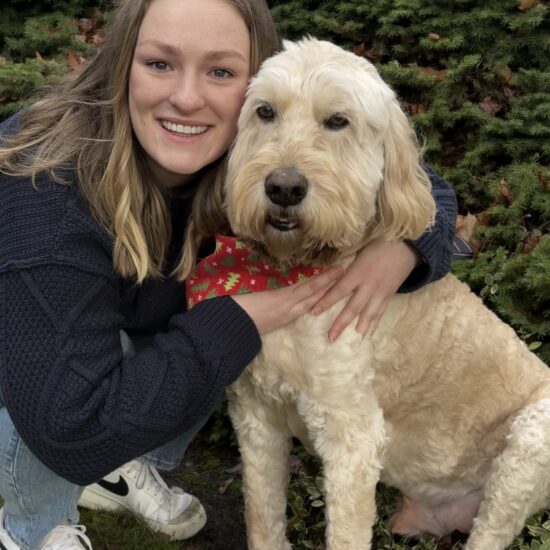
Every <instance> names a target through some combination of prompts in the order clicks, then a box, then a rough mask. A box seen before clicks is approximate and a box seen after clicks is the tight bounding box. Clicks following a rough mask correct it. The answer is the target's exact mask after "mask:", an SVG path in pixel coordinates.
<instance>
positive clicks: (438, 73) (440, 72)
mask: <svg viewBox="0 0 550 550" xmlns="http://www.w3.org/2000/svg"><path fill="white" fill-rule="evenodd" d="M420 72H421V73H423V74H427V75H430V76H435V77H436V78H437V80H443V79H444V78H445V75H446V74H447V70H446V69H433V68H432V67H420Z"/></svg>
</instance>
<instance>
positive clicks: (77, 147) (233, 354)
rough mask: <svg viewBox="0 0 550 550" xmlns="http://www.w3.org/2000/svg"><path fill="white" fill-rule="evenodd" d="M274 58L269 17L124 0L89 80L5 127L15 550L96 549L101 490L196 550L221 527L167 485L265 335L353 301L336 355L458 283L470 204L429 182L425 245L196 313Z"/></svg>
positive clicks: (4, 255)
mask: <svg viewBox="0 0 550 550" xmlns="http://www.w3.org/2000/svg"><path fill="white" fill-rule="evenodd" d="M276 45H277V39H276V34H275V30H274V27H273V23H272V20H271V17H270V14H269V11H268V9H267V6H266V4H265V3H264V1H263V0H122V2H121V3H120V6H119V9H118V10H117V13H116V16H115V18H114V21H113V24H112V28H111V30H110V34H109V36H108V38H107V41H106V43H105V45H104V46H103V48H102V50H101V51H100V52H99V54H98V55H97V56H96V57H95V58H94V59H93V60H92V61H91V62H90V64H89V65H88V66H87V67H86V68H85V69H84V71H83V72H82V73H81V74H80V75H78V76H77V77H76V79H74V80H71V81H67V82H66V83H64V84H63V85H62V86H61V87H60V88H58V89H56V90H54V91H53V92H51V93H50V94H49V95H46V96H45V97H43V98H42V99H40V100H39V101H37V102H36V103H34V104H33V105H32V106H31V107H30V108H29V109H28V110H27V111H26V112H24V113H20V114H18V115H16V116H15V117H13V118H12V119H9V120H8V121H6V122H5V123H3V124H2V125H1V126H0V136H1V140H2V142H3V149H0V312H1V313H0V342H1V344H0V465H1V469H0V494H1V496H2V497H3V499H4V502H5V504H4V508H3V509H2V511H1V512H0V547H1V545H3V546H4V547H5V548H7V549H8V550H12V549H19V548H23V549H27V550H28V549H32V550H35V549H37V548H41V549H48V548H65V549H79V548H84V546H83V544H86V546H87V547H90V548H91V543H90V541H89V540H88V539H87V537H86V536H85V535H84V528H83V527H82V526H78V525H77V523H78V512H77V508H76V504H77V501H78V499H79V498H80V497H81V493H82V490H83V487H82V486H83V485H87V484H93V485H92V486H90V487H88V488H87V489H86V491H85V493H84V495H82V501H81V502H82V504H83V505H86V506H90V507H96V508H97V507H99V508H106V509H118V508H121V507H126V508H129V509H130V510H132V511H134V512H135V513H138V514H140V515H141V516H142V517H143V518H144V519H145V520H146V521H147V522H148V523H149V524H150V525H151V526H152V527H153V528H154V529H157V530H159V531H162V532H164V533H167V534H168V535H169V536H171V537H172V538H177V539H182V538H187V537H189V536H192V535H193V534H194V533H195V532H196V531H198V530H199V529H200V528H201V527H202V526H203V525H204V522H205V515H204V510H203V509H202V507H201V505H200V503H198V501H197V500H196V499H195V498H194V497H192V496H191V495H188V494H186V493H184V492H183V491H181V490H180V489H176V488H171V489H170V488H168V487H167V486H166V485H165V484H164V482H163V481H162V478H161V477H160V476H159V474H158V472H157V470H156V467H160V468H164V469H169V468H173V467H175V466H176V465H177V463H178V462H179V460H180V459H181V456H182V453H183V452H184V450H185V448H186V446H187V443H188V442H189V439H190V438H191V437H192V435H193V434H194V433H195V432H196V431H197V429H198V428H199V427H200V426H201V425H202V424H203V423H204V421H205V419H206V418H207V417H208V415H209V414H210V413H211V412H212V410H213V409H214V408H215V407H216V405H217V404H218V403H219V402H220V401H221V400H222V398H223V392H224V388H225V386H226V385H228V384H230V383H231V382H232V381H234V380H235V379H236V378H237V377H238V376H239V374H240V373H241V372H242V370H243V369H244V368H245V367H246V365H247V364H248V363H249V362H250V361H251V360H252V359H253V357H254V356H255V355H256V354H257V353H258V351H259V348H260V339H259V335H260V334H262V333H265V332H268V331H270V330H273V329H276V328H278V327H280V326H283V325H284V324H286V323H288V322H290V321H291V320H293V319H295V318H297V317H298V316H300V315H302V314H303V313H305V312H307V311H310V310H312V308H314V307H315V309H316V310H318V309H322V308H325V307H330V305H331V304H333V303H335V302H336V301H337V300H339V299H340V298H341V297H342V296H344V295H347V294H349V293H350V292H353V297H352V299H351V300H350V302H349V303H348V305H347V306H346V308H344V310H343V312H342V314H341V316H340V317H339V319H338V320H337V321H336V322H335V325H334V326H333V327H332V328H331V332H330V333H329V337H330V338H331V339H334V338H335V337H337V335H338V333H339V332H341V330H342V329H343V328H344V327H345V326H346V325H347V324H349V322H350V321H351V320H352V319H353V318H354V317H356V316H357V315H358V314H359V322H358V325H357V330H359V331H360V332H363V333H364V332H365V331H366V330H367V328H368V325H369V323H370V322H371V321H372V320H375V318H376V317H377V316H379V315H380V314H381V312H382V311H383V308H384V305H385V302H386V301H387V299H388V298H389V297H390V296H391V295H392V294H393V293H394V292H395V291H396V290H397V289H398V288H399V287H400V286H401V289H402V290H405V291H406V290H413V289H414V288H416V287H418V286H420V285H421V284H424V283H426V282H429V281H430V280H434V279H436V278H438V277H440V276H442V275H443V274H444V273H446V271H447V270H448V266H449V262H450V243H451V241H452V235H453V229H454V216H455V204H454V195H453V193H452V191H451V190H450V189H449V188H448V185H447V184H446V183H445V182H443V181H442V180H441V179H440V178H438V177H437V176H436V175H435V174H431V179H432V182H433V184H434V196H435V197H436V200H437V202H438V206H439V211H438V220H437V223H436V227H435V228H434V230H433V231H432V232H430V233H428V234H426V235H424V236H423V237H422V238H421V239H420V240H419V241H418V242H417V243H415V244H414V246H413V247H411V246H410V245H409V244H404V243H383V242H380V243H375V244H374V245H373V246H370V247H369V248H366V249H365V250H363V251H362V252H361V254H360V255H359V257H358V258H357V260H356V261H355V263H354V264H353V265H352V266H351V267H350V268H349V269H348V271H347V272H346V273H345V274H342V270H341V268H339V267H338V266H336V267H334V268H331V269H330V270H328V271H326V272H325V273H323V274H321V275H320V276H318V277H316V278H314V279H311V280H310V281H308V282H306V283H304V284H301V285H298V286H295V287H290V288H287V289H280V290H276V291H270V292H264V293H258V294H249V295H242V296H237V297H223V298H219V299H213V300H208V301H207V302H204V304H201V305H199V306H197V307H195V308H194V309H193V310H192V311H190V312H185V311H184V302H185V300H184V296H183V290H182V285H181V282H180V281H179V280H178V275H179V278H181V276H182V275H183V273H184V271H185V267H184V266H186V265H187V266H188V265H189V258H181V257H179V256H180V252H181V250H182V246H183V242H182V241H183V237H182V235H183V234H184V230H185V227H186V225H187V222H188V219H189V218H190V216H191V215H192V213H193V212H194V213H195V216H197V215H198V214H197V212H200V203H201V201H204V200H208V192H207V191H208V189H209V184H210V182H211V181H212V179H213V178H214V177H215V176H216V173H217V171H218V170H219V169H220V167H221V166H222V160H223V156H224V154H225V152H226V150H227V148H228V146H229V144H230V142H231V140H232V138H233V137H234V135H235V132H236V120H237V117H238V114H239V110H240V107H241V105H242V101H243V99H244V93H245V89H246V85H247V82H248V79H249V77H250V76H251V75H252V74H253V73H254V72H255V71H256V70H257V68H258V66H259V64H260V63H261V61H262V60H263V59H265V58H266V57H268V56H269V55H271V54H272V53H273V51H274V49H275V47H276ZM194 197H195V204H194V207H193V208H191V206H192V201H193V198H194ZM417 264H418V265H417ZM415 266H416V268H415ZM404 281H405V282H404ZM334 283H335V284H334ZM332 285H333V286H332ZM331 286H332V288H330V287H331ZM329 288H330V290H329V291H328V292H327V290H328V289H329ZM122 331H124V332H122ZM121 334H122V337H121ZM126 334H130V336H131V337H132V339H134V340H135V341H139V342H140V345H139V347H138V348H137V351H136V350H132V349H131V347H132V346H131V343H130V342H129V341H128V339H127V337H126V336H125V335H126ZM145 453H148V454H145ZM137 457H140V458H137Z"/></svg>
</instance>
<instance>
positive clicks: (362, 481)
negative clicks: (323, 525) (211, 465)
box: [225, 39, 550, 550]
mask: <svg viewBox="0 0 550 550" xmlns="http://www.w3.org/2000/svg"><path fill="white" fill-rule="evenodd" d="M225 193H226V203H225V206H226V213H227V215H228V218H229V222H230V224H231V228H232V230H233V231H234V232H235V234H237V235H239V236H241V237H242V238H243V239H245V240H246V241H247V242H248V243H249V244H250V245H251V246H252V247H254V248H255V249H256V250H258V251H260V252H261V253H262V254H264V255H265V256H267V257H269V258H270V259H271V260H272V261H273V262H275V263H278V264H280V265H283V266H288V265H291V264H297V263H301V264H321V265H327V264H329V263H333V262H342V263H344V264H345V263H346V262H349V261H350V258H352V257H353V255H354V254H355V253H356V252H357V251H358V250H359V249H360V248H362V247H364V246H365V245H366V244H367V243H368V242H369V241H371V240H372V239H374V238H378V237H381V236H383V237H385V238H387V239H397V238H404V239H413V238H416V237H417V236H419V235H420V234H421V233H422V232H423V231H424V230H425V229H426V227H428V226H429V225H430V223H431V221H432V219H433V216H434V203H433V199H432V197H431V194H430V191H429V181H428V178H427V177H426V175H425V174H424V172H423V170H422V169H421V167H420V159H419V153H418V150H417V147H416V145H415V141H414V136H413V132H412V131H411V129H410V127H409V125H408V122H407V120H406V117H405V115H404V113H403V112H402V111H401V109H400V107H399V105H398V102H397V100H396V98H395V95H394V93H393V92H392V90H391V89H390V88H389V87H388V86H387V85H386V84H385V83H384V82H383V81H382V79H381V78H380V76H379V75H378V73H377V72H376V70H375V68H374V67H373V66H372V65H371V64H370V63H369V62H367V61H366V60H365V59H362V58H360V57H357V56H355V55H353V54H351V53H348V52H345V51H344V50H342V49H340V48H338V47H336V46H334V45H332V44H329V43H327V42H320V41H317V40H313V39H307V40H303V41H301V42H299V43H286V44H285V50H284V51H283V52H282V53H280V54H278V55H276V56H275V57H273V58H271V59H269V60H268V61H266V62H265V63H264V65H263V66H262V69H261V70H260V72H259V74H258V75H257V77H256V78H255V79H254V80H253V82H252V84H251V86H250V90H249V93H248V96H247V99H246V102H245V105H244V108H243V110H242V116H241V118H240V121H239V133H238V137H237V140H236V143H235V145H234V148H233V149H232V152H231V155H230V161H229V174H228V179H227V183H226V189H225ZM341 307H342V305H338V306H336V307H334V308H333V309H332V310H330V311H328V312H326V313H324V314H322V315H320V316H312V315H307V316H305V317H304V318H301V319H300V320H299V321H297V322H295V323H294V324H292V325H291V326H287V327H285V328H284V329H282V330H279V331H276V332H273V333H271V334H269V335H267V336H265V337H264V338H263V349H262V352H261V354H260V355H259V356H258V357H257V358H256V359H255V360H254V362H253V363H252V364H251V365H250V366H249V367H248V368H247V369H246V371H245V372H244V374H243V375H242V376H241V377H240V378H239V380H238V381H237V382H236V383H235V384H233V386H232V387H231V388H230V390H229V398H230V414H231V418H232V421H233V423H234V426H235V429H236V431H237V435H238V440H239V445H240V450H241V453H242V460H243V465H244V471H243V475H244V492H245V502H246V523H247V531H248V541H249V548H251V549H253V550H283V549H288V548H290V544H289V543H288V541H287V539H286V537H285V505H286V487H287V479H288V455H289V451H290V446H291V437H292V436H297V437H299V438H300V439H301V441H302V442H303V443H304V444H305V445H306V447H307V448H308V449H310V450H311V451H312V452H314V453H316V454H317V455H318V456H319V457H320V459H321V460H322V463H323V468H324V479H325V487H324V489H325V500H326V517H327V533H326V537H327V548H329V549H330V550H355V549H367V548H370V547H371V538H372V525H373V522H374V520H375V514H376V510H375V486H376V483H377V482H378V481H379V480H382V481H383V482H385V483H387V484H389V485H392V486H394V487H397V488H399V489H400V491H401V492H402V493H403V495H404V497H403V501H402V504H401V508H400V509H399V510H398V511H397V512H396V514H395V515H394V516H393V518H392V520H391V527H392V529H393V531H394V532H396V533H401V534H405V533H407V534H417V533H423V532H427V533H433V534H435V535H444V534H446V533H450V532H451V531H453V530H454V529H460V530H462V531H466V532H467V531H470V536H469V540H468V543H467V545H466V547H467V548H468V550H498V549H502V548H505V547H506V546H507V545H508V544H510V543H511V541H512V539H513V536H514V534H515V533H517V532H518V531H519V530H520V529H521V528H522V526H523V524H524V522H525V520H526V518H527V517H528V516H529V515H531V514H532V513H534V512H535V511H537V510H538V509H540V508H542V507H545V506H547V505H548V503H549V498H548V497H549V495H550V370H549V369H548V368H547V366H546V365H544V364H543V363H542V362H541V361H540V360H539V359H537V357H536V356H535V355H533V354H532V353H530V352H529V351H528V350H527V348H526V346H525V345H524V343H523V342H522V341H521V340H520V339H519V338H518V337H517V336H516V334H515V333H514V332H513V330H512V329H511V328H510V327H508V326H507V325H505V324H504V323H502V322H501V321H500V320H499V319H498V318H497V317H496V316H495V315H494V314H493V313H491V312H490V311H489V310H488V309H486V308H485V306H484V305H483V303H482V302H481V300H480V299H479V298H478V297H477V296H475V295H474V294H473V293H471V292H470V290H469V289H468V288H467V287H466V286H465V285H464V284H462V283H460V282H459V281H458V280H457V279H456V278H455V277H453V276H452V275H447V276H446V277H445V278H444V279H442V280H441V281H438V282H436V283H433V284H430V285H428V286H426V287H425V288H423V289H422V290H419V291H417V292H413V293H410V294H400V295H396V296H395V297H394V298H393V299H392V301H391V303H390V304H389V306H388V308H387V310H386V312H385V314H384V315H383V317H382V319H381V321H380V323H379V325H378V328H377V329H376V331H375V332H374V333H373V334H371V335H369V336H368V337H367V338H365V339H362V338H361V336H360V335H359V334H358V333H357V332H356V331H355V330H354V328H353V326H352V327H349V328H348V329H346V330H345V331H344V332H343V333H342V335H341V336H340V338H339V339H338V340H337V341H336V342H335V343H330V342H329V341H328V340H327V332H328V329H329V326H330V325H331V322H332V320H333V319H334V318H335V316H336V315H337V313H338V311H339V310H340V309H341Z"/></svg>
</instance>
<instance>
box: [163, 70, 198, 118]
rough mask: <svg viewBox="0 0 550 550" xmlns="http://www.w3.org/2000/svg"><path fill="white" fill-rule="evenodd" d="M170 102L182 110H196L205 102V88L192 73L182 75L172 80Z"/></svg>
mask: <svg viewBox="0 0 550 550" xmlns="http://www.w3.org/2000/svg"><path fill="white" fill-rule="evenodd" d="M170 102H171V103H172V105H174V107H176V108H177V109H178V110H180V111H183V112H189V111H196V110H198V109H201V108H202V107H204V105H205V103H206V99H205V90H204V86H203V83H202V82H201V80H200V78H198V77H197V76H193V75H189V74H187V75H182V77H181V78H178V79H176V80H175V82H174V87H173V89H172V91H171V94H170Z"/></svg>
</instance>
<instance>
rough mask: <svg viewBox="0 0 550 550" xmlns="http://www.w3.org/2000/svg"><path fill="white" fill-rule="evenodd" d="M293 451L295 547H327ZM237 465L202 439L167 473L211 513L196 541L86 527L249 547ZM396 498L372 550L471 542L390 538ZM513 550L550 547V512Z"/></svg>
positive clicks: (383, 492) (390, 493) (122, 522)
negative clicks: (172, 470) (388, 525)
mask: <svg viewBox="0 0 550 550" xmlns="http://www.w3.org/2000/svg"><path fill="white" fill-rule="evenodd" d="M295 453H296V454H295V456H294V457H293V458H294V460H293V471H294V473H293V476H292V480H291V484H290V487H289V493H288V496H289V498H288V502H289V507H288V510H289V522H288V533H289V538H290V540H291V542H292V543H293V548H294V549H295V550H324V548H325V547H324V544H323V540H324V528H325V523H324V516H323V509H324V502H323V496H322V492H321V485H322V477H321V472H320V469H319V465H318V463H317V462H316V461H315V460H314V459H312V458H310V457H307V455H306V454H305V453H304V452H303V451H302V450H301V449H297V450H295ZM238 461H239V458H238V453H237V450H236V448H235V446H234V445H232V444H230V443H228V441H227V439H225V438H224V439H223V440H222V441H220V442H219V443H217V444H212V443H207V442H205V441H204V440H203V439H202V440H201V438H200V437H199V438H198V440H197V441H196V442H194V443H193V444H192V445H191V447H190V449H189V451H188V453H187V455H186V457H185V461H184V464H183V465H182V467H181V468H179V469H178V470H177V471H175V472H173V473H170V474H168V475H167V476H166V478H167V481H168V484H169V485H178V486H182V487H184V488H185V489H186V490H188V491H189V492H191V493H193V494H195V495H196V496H197V497H198V498H199V499H200V500H201V502H202V503H203V505H204V507H205V508H206V511H207V515H208V517H209V521H208V523H207V525H206V527H205V528H204V529H203V531H201V532H200V533H199V534H198V535H197V536H195V537H193V538H192V539H191V540H189V541H182V542H171V541H169V540H167V538H166V537H164V536H163V535H160V534H157V533H153V532H151V531H150V530H149V529H148V528H147V526H146V525H145V524H144V523H143V522H141V521H140V520H139V519H137V518H135V517H134V516H132V515H131V514H129V513H127V514H111V513H104V512H96V511H94V512H92V511H89V510H81V518H80V519H81V523H83V524H84V525H86V528H87V534H88V535H89V537H90V539H91V541H92V543H93V548H94V550H222V549H223V550H226V549H228V550H245V549H246V542H245V540H246V538H245V537H246V535H245V526H244V520H243V499H242V494H241V482H240V475H239V474H238V472H236V471H235V466H237V465H238ZM397 497H398V494H397V491H395V490H393V489H391V488H388V487H384V486H383V485H380V487H379V489H378V492H377V505H378V513H379V521H378V523H377V524H376V525H375V528H374V539H373V540H374V542H373V549H377V550H382V549H384V550H459V548H460V547H461V543H462V542H463V541H464V540H465V539H464V538H460V537H456V536H453V537H447V538H446V539H442V540H436V539H434V538H432V537H422V538H421V539H419V540H412V539H407V538H403V537H394V536H392V535H391V533H389V530H388V528H387V523H386V522H387V519H388V518H389V516H390V515H391V513H392V510H393V509H394V508H395V504H396V499H397ZM0 502H1V499H0ZM266 550H269V549H266ZM510 550H550V511H548V510H547V511H543V512H540V513H539V514H537V515H535V516H533V517H532V518H530V519H529V520H528V522H527V524H526V526H525V528H524V530H523V531H522V533H521V535H520V536H518V537H517V538H516V540H515V541H514V543H513V545H512V546H511V547H510Z"/></svg>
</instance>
